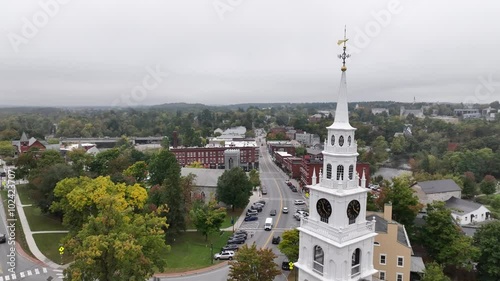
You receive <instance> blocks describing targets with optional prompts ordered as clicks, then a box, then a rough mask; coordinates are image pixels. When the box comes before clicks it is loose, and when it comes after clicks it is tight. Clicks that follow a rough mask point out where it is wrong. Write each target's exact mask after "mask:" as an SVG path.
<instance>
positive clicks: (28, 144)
mask: <svg viewBox="0 0 500 281" xmlns="http://www.w3.org/2000/svg"><path fill="white" fill-rule="evenodd" d="M12 145H13V146H14V148H15V149H16V154H17V155H19V154H22V153H26V152H27V151H28V150H30V148H38V150H39V151H44V150H45V148H46V146H45V145H44V144H43V143H42V142H41V141H39V140H37V139H35V138H30V139H28V137H27V136H26V133H24V132H23V134H22V135H21V139H20V140H18V141H12Z"/></svg>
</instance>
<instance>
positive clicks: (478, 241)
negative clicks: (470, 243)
mask: <svg viewBox="0 0 500 281" xmlns="http://www.w3.org/2000/svg"><path fill="white" fill-rule="evenodd" d="M474 245H476V246H477V247H478V248H479V251H480V255H479V258H478V266H477V269H478V272H479V275H480V280H484V281H493V280H500V222H499V221H494V222H491V223H488V224H485V225H483V226H481V228H479V229H478V230H477V231H476V233H475V234H474Z"/></svg>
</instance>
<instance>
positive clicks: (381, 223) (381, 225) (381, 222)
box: [366, 214, 410, 246]
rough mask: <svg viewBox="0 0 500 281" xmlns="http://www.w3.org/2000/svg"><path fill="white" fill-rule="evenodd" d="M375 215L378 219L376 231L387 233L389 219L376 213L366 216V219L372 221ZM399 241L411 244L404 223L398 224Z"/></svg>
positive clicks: (406, 244) (407, 244)
mask: <svg viewBox="0 0 500 281" xmlns="http://www.w3.org/2000/svg"><path fill="white" fill-rule="evenodd" d="M373 217H375V220H376V223H375V231H376V232H380V233H381V232H383V233H387V221H386V220H385V219H384V218H383V217H381V216H379V215H376V214H372V215H369V216H366V220H367V221H371V220H372V219H373ZM398 242H399V243H401V244H403V245H405V246H409V245H410V243H409V241H408V240H407V239H406V234H405V229H404V227H403V225H400V224H398Z"/></svg>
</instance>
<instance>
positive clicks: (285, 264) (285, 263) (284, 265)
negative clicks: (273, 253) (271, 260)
mask: <svg viewBox="0 0 500 281" xmlns="http://www.w3.org/2000/svg"><path fill="white" fill-rule="evenodd" d="M281 269H283V270H287V271H288V270H290V262H289V261H287V260H285V261H283V262H282V263H281Z"/></svg>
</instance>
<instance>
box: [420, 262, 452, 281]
mask: <svg viewBox="0 0 500 281" xmlns="http://www.w3.org/2000/svg"><path fill="white" fill-rule="evenodd" d="M422 281H450V278H448V277H447V276H446V275H444V273H443V267H442V266H440V265H439V264H437V263H436V262H431V263H428V264H427V265H426V266H425V270H424V277H423V278H422Z"/></svg>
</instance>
